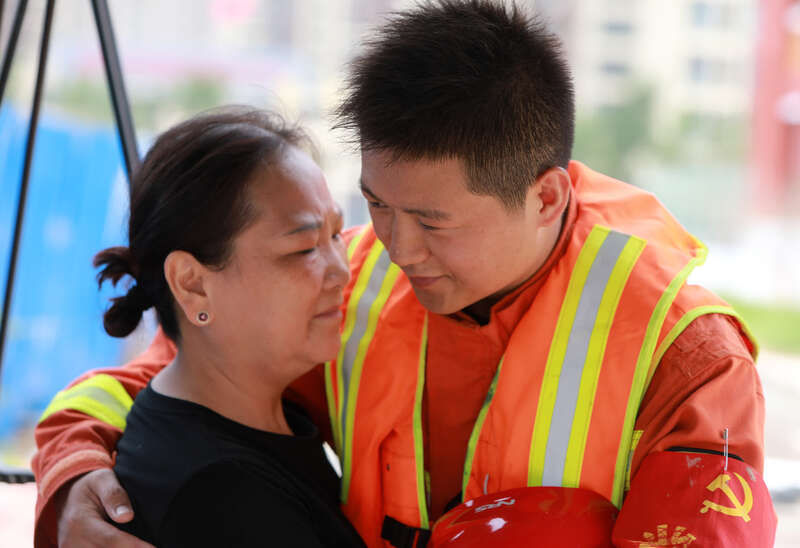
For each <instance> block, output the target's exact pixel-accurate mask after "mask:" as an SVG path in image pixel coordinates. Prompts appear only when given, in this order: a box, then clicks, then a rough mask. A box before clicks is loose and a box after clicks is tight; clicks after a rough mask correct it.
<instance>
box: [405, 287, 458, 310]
mask: <svg viewBox="0 0 800 548" xmlns="http://www.w3.org/2000/svg"><path fill="white" fill-rule="evenodd" d="M412 288H413V289H414V295H416V296H417V300H418V301H419V303H420V304H421V305H422V306H424V307H425V308H426V309H427V310H428V312H433V313H434V314H439V315H441V316H448V315H450V314H455V313H456V312H458V311H459V310H461V309H462V308H463V306H459V305H458V303H456V302H455V299H452V298H448V296H447V295H442V294H441V293H434V292H432V291H426V290H424V289H419V288H416V287H413V286H412Z"/></svg>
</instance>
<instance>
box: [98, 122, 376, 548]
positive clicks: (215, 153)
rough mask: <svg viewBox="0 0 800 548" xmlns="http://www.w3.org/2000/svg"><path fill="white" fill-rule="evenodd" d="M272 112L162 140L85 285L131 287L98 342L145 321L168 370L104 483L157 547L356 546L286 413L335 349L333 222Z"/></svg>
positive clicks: (319, 465) (297, 419) (319, 188)
mask: <svg viewBox="0 0 800 548" xmlns="http://www.w3.org/2000/svg"><path fill="white" fill-rule="evenodd" d="M307 145H308V142H307V139H306V137H305V136H304V135H303V133H302V132H301V131H300V130H298V129H297V128H291V127H287V126H286V124H285V123H284V122H283V121H282V120H281V119H280V118H279V117H277V116H275V115H273V114H268V113H265V112H262V111H258V110H254V109H248V108H229V109H226V110H220V111H214V112H211V113H207V114H203V115H200V116H198V117H196V118H193V119H191V120H188V121H187V122H184V123H182V124H179V125H178V126H176V127H174V128H172V129H170V130H169V131H167V132H166V133H164V134H163V135H161V136H160V137H159V138H158V139H157V140H156V142H155V144H154V145H153V147H152V148H151V149H150V151H149V152H148V154H147V156H146V157H145V159H144V162H143V163H142V165H141V167H140V168H139V169H138V171H137V172H136V174H135V176H134V179H133V182H132V188H131V211H130V221H129V246H128V247H115V248H109V249H106V250H104V251H102V252H100V253H98V254H97V256H96V257H95V266H98V267H102V270H101V272H100V273H99V275H98V281H99V283H100V284H102V283H103V282H104V281H105V280H111V281H112V282H113V283H114V284H116V283H117V282H118V281H119V280H120V279H121V278H122V277H123V276H125V275H128V276H130V277H132V278H133V281H134V284H133V286H132V287H131V288H130V290H129V291H128V292H127V294H126V295H125V296H122V297H118V298H115V299H112V300H113V305H112V306H111V308H110V309H109V310H108V311H107V312H106V314H105V317H104V325H105V329H106V331H107V332H108V333H109V334H111V335H113V336H116V337H124V336H126V335H128V334H129V333H130V332H131V331H132V330H133V329H134V328H135V327H136V326H137V324H138V323H139V321H140V319H141V316H142V313H143V312H144V311H145V310H147V309H148V308H150V307H151V306H152V307H155V309H156V313H157V315H158V319H159V322H160V324H161V326H162V328H163V329H164V332H165V333H166V334H167V336H169V337H170V338H171V339H172V340H173V341H174V342H175V344H176V346H177V348H178V354H177V357H176V358H175V360H174V361H173V362H172V363H170V364H169V365H168V366H167V367H166V368H164V369H163V370H162V371H161V372H160V373H159V374H158V375H157V376H156V377H155V378H154V379H153V380H152V382H151V383H150V384H149V385H148V386H147V388H145V389H144V390H143V391H142V392H141V393H140V394H139V395H138V396H137V398H136V401H135V403H134V405H133V407H132V409H131V412H130V413H129V415H128V418H127V427H126V429H125V434H124V436H123V437H122V439H121V441H120V442H119V444H118V455H117V459H116V465H115V467H114V470H115V472H116V473H117V475H118V476H119V478H120V480H121V482H122V485H123V486H124V488H125V489H126V490H127V491H128V493H129V494H130V496H131V499H132V502H133V506H134V512H135V516H136V518H135V519H134V521H133V522H131V523H129V524H127V525H126V526H124V527H125V528H127V530H129V531H130V532H132V533H134V534H136V535H137V536H139V537H140V538H142V539H144V540H147V541H148V542H151V543H153V544H156V545H158V546H303V547H308V546H361V545H363V543H362V542H361V539H360V538H359V537H358V535H357V533H356V532H355V530H354V529H353V528H352V526H351V525H350V524H349V523H348V522H347V521H346V520H345V519H344V518H343V517H342V516H341V514H340V513H339V509H338V496H337V493H338V478H337V477H336V475H335V473H334V472H333V470H332V469H331V468H330V465H329V464H328V462H327V460H326V458H325V455H324V452H323V448H322V445H321V440H320V437H319V433H318V431H317V429H316V427H315V426H314V425H313V424H312V423H311V422H310V421H309V419H308V418H307V417H306V416H305V415H304V414H303V412H302V410H301V409H299V408H297V407H292V406H291V405H289V404H285V403H283V402H282V401H281V394H282V393H283V391H284V389H285V388H286V386H287V385H288V384H289V383H291V382H292V381H293V380H295V379H296V378H298V377H299V376H301V375H302V374H303V373H305V372H307V371H308V370H310V369H311V368H312V367H314V365H315V364H317V363H320V362H324V361H326V360H330V359H331V358H333V357H334V356H335V354H336V352H337V351H338V347H339V325H340V320H341V312H340V310H339V308H340V304H341V302H342V289H343V287H344V285H345V284H346V283H347V281H348V277H349V272H348V268H347V263H346V259H345V254H344V253H345V252H344V247H343V243H342V241H341V238H340V230H341V228H342V214H341V212H340V210H339V209H338V208H337V206H336V205H335V204H334V202H333V200H332V199H331V196H330V194H329V192H328V189H327V187H326V184H325V179H324V177H323V175H322V173H321V171H320V169H319V168H318V167H317V165H316V164H315V163H314V162H313V160H312V159H311V158H310V157H309V155H308V154H307V153H306V152H305V151H304V150H303V147H304V146H307Z"/></svg>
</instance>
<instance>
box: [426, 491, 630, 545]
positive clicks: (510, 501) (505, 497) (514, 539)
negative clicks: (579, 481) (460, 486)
mask: <svg viewBox="0 0 800 548" xmlns="http://www.w3.org/2000/svg"><path fill="white" fill-rule="evenodd" d="M617 514H618V510H617V508H615V507H614V505H613V504H611V502H609V501H608V500H606V499H605V498H603V497H602V496H600V495H598V494H597V493H595V492H593V491H589V490H588V489H571V488H566V487H522V488H518V489H509V490H507V491H500V492H498V493H493V494H490V495H483V496H481V497H478V498H476V499H472V500H468V501H467V502H465V503H463V504H461V505H459V506H457V507H455V508H453V509H452V510H450V511H449V512H448V513H446V514H445V515H444V516H442V517H441V518H439V520H438V521H437V522H436V524H435V525H434V528H433V533H432V535H431V540H430V543H429V546H430V547H431V548H473V547H475V548H478V547H491V548H500V547H519V546H537V547H540V548H551V547H553V548H555V547H563V546H570V547H572V546H580V547H581V548H594V547H597V548H601V547H602V548H607V547H609V548H610V547H613V545H612V544H611V529H612V528H613V526H614V520H615V519H616V518H617Z"/></svg>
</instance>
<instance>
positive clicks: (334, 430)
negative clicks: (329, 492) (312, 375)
mask: <svg viewBox="0 0 800 548" xmlns="http://www.w3.org/2000/svg"><path fill="white" fill-rule="evenodd" d="M341 389H342V388H341V385H339V390H341ZM325 400H326V401H327V402H328V417H329V418H330V421H331V434H333V445H334V449H335V450H336V454H337V455H339V454H341V453H340V451H341V446H340V445H339V428H338V425H337V424H336V401H335V400H334V398H333V378H332V375H331V362H326V363H325Z"/></svg>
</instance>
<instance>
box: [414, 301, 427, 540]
mask: <svg viewBox="0 0 800 548" xmlns="http://www.w3.org/2000/svg"><path fill="white" fill-rule="evenodd" d="M427 349H428V314H427V313H426V314H425V320H424V321H423V323H422V342H421V343H420V345H419V360H418V362H417V390H416V393H415V394H414V464H415V465H416V468H417V506H418V507H419V523H420V528H422V529H429V528H430V525H429V523H428V502H427V499H428V498H427V493H426V491H425V458H424V456H423V440H422V394H423V392H424V389H425V358H426V352H427Z"/></svg>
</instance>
